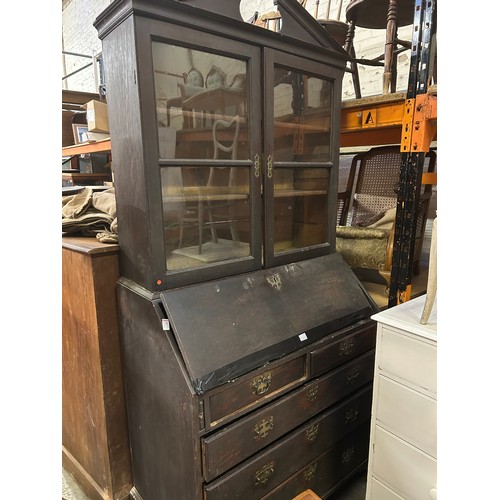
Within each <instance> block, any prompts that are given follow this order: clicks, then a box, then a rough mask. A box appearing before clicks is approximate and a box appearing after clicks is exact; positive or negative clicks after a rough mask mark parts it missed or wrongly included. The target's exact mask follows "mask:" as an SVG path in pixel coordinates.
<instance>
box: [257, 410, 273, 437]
mask: <svg viewBox="0 0 500 500" xmlns="http://www.w3.org/2000/svg"><path fill="white" fill-rule="evenodd" d="M273 427H274V417H272V416H271V417H269V418H263V419H262V421H261V422H260V423H258V424H255V427H254V431H255V436H254V437H255V439H262V438H265V437H266V436H267V435H268V434H269V433H270V432H271V431H272V430H273Z"/></svg>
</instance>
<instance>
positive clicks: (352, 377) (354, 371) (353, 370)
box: [345, 367, 359, 384]
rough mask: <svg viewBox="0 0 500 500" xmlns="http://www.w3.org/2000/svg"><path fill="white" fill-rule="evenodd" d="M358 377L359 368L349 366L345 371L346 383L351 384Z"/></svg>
mask: <svg viewBox="0 0 500 500" xmlns="http://www.w3.org/2000/svg"><path fill="white" fill-rule="evenodd" d="M358 377H359V368H357V367H356V368H351V369H350V370H349V371H348V372H347V376H346V379H345V383H346V384H352V383H353V382H354V381H355V380H356V379H357V378H358Z"/></svg>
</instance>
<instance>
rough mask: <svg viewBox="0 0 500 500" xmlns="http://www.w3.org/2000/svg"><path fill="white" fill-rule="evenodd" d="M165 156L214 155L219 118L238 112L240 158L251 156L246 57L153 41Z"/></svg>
mask: <svg viewBox="0 0 500 500" xmlns="http://www.w3.org/2000/svg"><path fill="white" fill-rule="evenodd" d="M152 46H153V65H154V82H155V95H156V111H157V117H158V141H159V144H160V151H159V155H160V158H165V159H166V158H186V159H211V158H213V157H214V145H213V137H212V128H213V126H214V122H215V121H216V120H217V119H222V120H231V119H233V118H234V117H237V120H238V121H239V122H240V124H241V127H240V129H239V132H240V134H239V136H238V137H237V148H236V154H235V158H237V159H248V158H249V151H248V140H247V125H248V93H247V86H246V83H247V67H246V62H245V61H242V60H240V59H233V58H230V57H225V56H221V55H217V54H211V53H210V52H201V51H198V50H192V49H188V48H186V47H179V46H176V45H169V44H166V43H161V42H153V44H152Z"/></svg>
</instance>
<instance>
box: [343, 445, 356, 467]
mask: <svg viewBox="0 0 500 500" xmlns="http://www.w3.org/2000/svg"><path fill="white" fill-rule="evenodd" d="M353 456H354V447H353V446H351V447H350V448H347V450H345V451H344V452H343V453H342V463H343V464H346V463H348V462H350V461H351V459H352V457H353Z"/></svg>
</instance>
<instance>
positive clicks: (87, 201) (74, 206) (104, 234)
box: [62, 188, 118, 243]
mask: <svg viewBox="0 0 500 500" xmlns="http://www.w3.org/2000/svg"><path fill="white" fill-rule="evenodd" d="M62 231H63V233H66V234H74V233H78V234H82V235H84V236H95V237H96V238H97V239H98V240H99V241H100V242H102V243H118V221H117V219H116V199H115V190H114V188H110V189H107V190H106V191H101V192H95V193H94V192H93V191H92V189H91V188H84V189H83V190H82V191H80V192H79V193H76V194H73V195H69V196H63V197H62Z"/></svg>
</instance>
